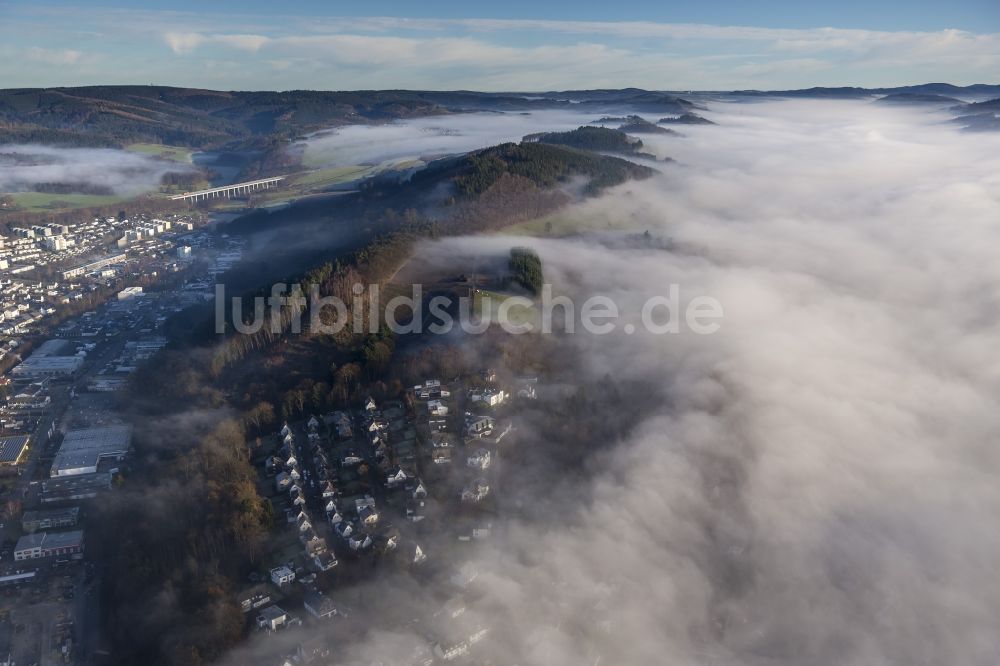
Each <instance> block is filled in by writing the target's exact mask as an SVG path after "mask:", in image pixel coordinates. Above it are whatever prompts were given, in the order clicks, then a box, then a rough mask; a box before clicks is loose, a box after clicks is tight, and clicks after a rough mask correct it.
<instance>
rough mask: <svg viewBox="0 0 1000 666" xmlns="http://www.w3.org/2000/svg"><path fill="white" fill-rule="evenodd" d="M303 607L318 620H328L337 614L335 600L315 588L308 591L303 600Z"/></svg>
mask: <svg viewBox="0 0 1000 666" xmlns="http://www.w3.org/2000/svg"><path fill="white" fill-rule="evenodd" d="M302 607H303V608H305V609H306V611H307V612H308V613H309V614H310V615H312V616H313V617H314V618H316V619H317V620H327V619H329V618H331V617H333V616H334V615H336V614H337V607H336V606H334V605H333V600H331V599H330V597H329V596H327V595H325V594H323V593H322V592H320V591H319V590H316V589H315V588H309V589H307V590H306V593H305V596H304V598H303V599H302Z"/></svg>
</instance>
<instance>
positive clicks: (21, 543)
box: [14, 530, 83, 562]
mask: <svg viewBox="0 0 1000 666" xmlns="http://www.w3.org/2000/svg"><path fill="white" fill-rule="evenodd" d="M82 552H83V530H72V531H70V532H38V533H36V534H26V535H24V536H23V537H21V538H20V539H18V541H17V545H16V546H15V547H14V561H15V562H20V561H22V560H34V559H38V558H40V557H53V556H55V555H77V554H79V553H82Z"/></svg>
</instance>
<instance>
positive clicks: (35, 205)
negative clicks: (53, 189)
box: [9, 192, 126, 212]
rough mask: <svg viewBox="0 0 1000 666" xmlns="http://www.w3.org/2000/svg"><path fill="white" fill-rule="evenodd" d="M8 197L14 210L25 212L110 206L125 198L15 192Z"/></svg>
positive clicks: (103, 195) (111, 195) (107, 195)
mask: <svg viewBox="0 0 1000 666" xmlns="http://www.w3.org/2000/svg"><path fill="white" fill-rule="evenodd" d="M9 196H10V197H11V199H13V200H14V206H15V209H16V210H21V211H26V212H40V211H51V210H67V209H70V208H90V207H98V206H110V205H113V204H116V203H119V202H121V201H125V199H126V197H120V196H116V195H114V194H50V193H48V192H16V193H14V194H11V195H9Z"/></svg>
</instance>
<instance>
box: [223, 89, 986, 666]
mask: <svg viewBox="0 0 1000 666" xmlns="http://www.w3.org/2000/svg"><path fill="white" fill-rule="evenodd" d="M714 109H715V111H716V112H717V114H718V115H717V117H718V118H719V119H720V121H721V122H722V126H720V127H713V128H691V131H690V133H689V136H688V138H687V139H686V140H685V141H683V142H678V143H677V144H676V145H677V146H679V147H680V148H679V149H678V150H679V151H680V153H679V154H678V155H677V156H678V158H679V160H680V163H681V166H677V167H671V168H669V169H668V170H666V171H665V172H664V173H663V175H662V176H661V177H657V178H655V179H652V180H649V181H644V182H641V183H632V184H627V185H625V186H622V187H620V188H618V189H617V190H616V191H615V192H613V193H611V194H609V195H608V196H606V197H604V198H602V199H599V200H594V201H590V202H587V203H584V204H582V205H579V206H578V207H577V208H576V209H575V210H573V211H571V213H570V214H571V215H575V216H580V217H582V218H587V219H606V220H607V221H608V222H609V223H612V226H613V225H615V224H620V223H627V224H628V225H629V226H630V227H631V231H629V232H619V231H611V230H609V231H607V232H601V233H593V234H590V235H588V236H585V237H583V238H573V239H564V240H553V239H545V240H539V239H511V238H504V237H491V238H466V239H452V240H445V241H440V242H436V243H433V244H430V245H428V246H427V247H426V248H425V249H424V252H426V253H427V255H428V257H430V258H431V259H434V258H437V259H440V260H441V261H447V260H449V259H452V260H454V258H455V257H461V256H467V255H470V254H472V253H475V254H478V255H480V256H485V255H489V254H490V253H491V252H495V253H496V254H497V255H502V254H504V253H505V252H506V251H507V250H508V249H509V248H510V246H511V245H512V244H522V243H523V244H530V245H532V246H534V247H535V248H537V250H538V251H539V252H540V254H541V257H542V259H543V262H544V265H545V272H546V278H547V280H548V281H550V282H552V283H553V284H554V285H555V287H556V289H557V291H560V292H562V293H566V294H570V295H574V296H577V297H578V300H582V299H583V298H585V297H587V296H589V295H592V294H595V293H601V294H605V295H608V296H610V297H611V298H613V299H614V300H615V301H616V302H617V303H618V304H619V308H620V310H621V311H622V313H623V318H624V319H623V323H624V321H633V322H636V323H638V319H637V313H638V312H639V309H640V307H641V304H642V302H643V301H644V300H645V299H646V298H648V297H649V296H653V295H657V294H662V293H664V291H665V290H666V289H667V288H668V286H669V285H670V284H678V285H680V288H681V292H682V300H683V299H686V298H690V297H693V296H696V295H701V294H705V295H711V296H714V297H715V298H717V299H718V300H719V301H720V302H721V303H722V304H723V306H724V308H725V313H726V318H725V321H724V324H723V328H722V330H721V331H720V332H719V333H717V334H715V335H710V336H699V335H694V334H690V333H689V334H681V335H667V336H653V335H646V334H643V333H636V334H634V335H627V334H626V333H624V332H623V331H621V330H619V332H616V333H613V334H611V335H606V336H590V335H586V334H582V333H577V334H576V335H574V336H570V337H568V338H567V343H568V344H572V345H574V346H575V349H576V353H577V354H578V359H579V361H578V369H577V372H578V375H577V379H578V380H579V381H580V382H582V383H585V384H591V385H593V384H594V383H595V382H597V383H599V382H601V381H604V380H602V378H604V377H610V378H613V380H615V381H616V382H623V383H627V384H628V385H631V386H641V387H643V388H642V390H641V391H640V392H639V393H637V394H636V399H642V400H644V401H645V400H653V401H654V402H655V404H656V407H655V408H653V409H651V410H649V412H648V416H646V417H645V418H642V419H640V420H639V421H637V422H636V423H634V424H633V425H634V427H633V428H632V430H631V432H629V434H628V435H627V436H625V437H624V438H623V439H622V440H621V441H608V442H607V444H606V451H605V452H604V453H603V454H602V455H600V456H599V457H598V459H599V460H600V461H601V464H600V466H599V469H598V471H597V473H596V474H595V477H594V478H593V480H592V481H591V482H589V483H587V484H584V485H582V486H572V485H570V486H568V487H567V484H563V483H560V478H559V473H558V470H552V474H553V483H552V486H553V491H552V492H551V493H549V494H542V495H539V496H532V497H520V498H519V499H520V501H521V504H522V505H529V504H530V506H532V507H534V509H533V510H532V511H531V515H532V516H534V517H535V518H534V519H533V520H531V521H515V522H514V523H513V524H512V525H509V526H508V527H506V528H505V530H504V532H503V537H502V538H500V539H498V540H497V541H495V542H493V543H492V544H491V545H490V546H488V547H486V548H485V549H484V550H483V551H482V552H481V553H480V554H479V555H478V556H477V557H476V558H474V561H475V562H476V567H477V569H478V571H479V578H478V579H477V581H476V587H477V588H478V589H479V591H480V592H481V593H482V596H481V597H480V598H479V600H478V601H473V602H470V603H469V610H468V611H467V613H468V616H471V617H472V618H474V619H476V620H479V621H481V622H483V623H484V624H486V625H488V626H490V627H491V633H490V635H489V637H488V639H487V640H485V641H484V642H483V643H481V644H480V645H478V646H477V650H478V652H476V653H475V654H476V655H477V657H476V658H477V659H480V660H481V662H482V663H500V664H539V665H541V664H544V665H546V666H562V665H566V666H569V665H574V666H576V665H579V664H652V663H684V664H694V663H699V664H719V665H727V666H728V665H732V666H737V665H741V666H745V665H761V666H765V665H766V666H773V665H788V666H793V665H794V666H799V665H801V664H816V665H829V666H834V665H836V666H844V665H857V666H862V665H864V666H870V665H873V664H911V665H921V664H925V665H927V666H932V665H933V666H937V665H939V664H953V665H983V666H986V665H988V664H989V665H991V664H993V663H995V660H996V655H997V654H998V653H1000V638H998V637H997V633H996V617H997V615H998V614H1000V583H998V582H997V579H996V576H995V575H994V569H995V566H996V559H997V556H998V554H1000V533H998V532H997V530H996V529H995V528H994V527H993V525H994V523H995V520H996V517H997V516H998V515H1000V488H998V484H997V480H996V476H997V472H998V471H1000V455H998V453H997V449H996V446H995V442H996V441H997V438H998V436H1000V418H998V416H997V414H998V411H997V409H996V405H995V402H996V396H997V395H998V389H1000V364H998V363H997V361H996V349H997V348H998V346H1000V327H998V319H997V312H998V311H1000V309H998V307H997V306H998V304H1000V286H998V285H1000V267H998V264H997V262H996V261H995V258H994V256H993V255H994V253H995V248H996V247H998V246H1000V227H998V226H997V220H998V219H1000V194H998V192H1000V188H998V185H1000V176H998V175H997V174H1000V157H998V156H1000V150H998V148H1000V143H998V142H1000V138H997V139H994V138H991V137H982V136H969V135H966V134H962V133H960V132H958V131H956V130H955V129H953V128H952V127H950V126H948V125H946V124H944V123H943V122H941V121H942V118H938V117H936V116H933V115H927V114H924V113H923V112H918V111H907V110H904V111H899V110H886V109H883V108H879V107H878V106H874V105H871V104H865V103H857V102H823V103H820V102H782V103H763V104H751V105H732V106H727V105H716V106H715V107H714ZM588 226H589V227H590V228H602V227H601V226H600V225H588ZM644 230H649V231H650V233H651V235H653V236H654V237H656V238H660V239H663V240H664V241H666V240H667V239H669V243H665V244H666V246H667V247H669V248H670V249H669V250H663V249H651V248H649V247H647V246H645V245H643V243H641V242H637V239H636V237H635V236H631V237H630V235H629V234H634V232H635V231H640V232H641V231H644ZM661 245H662V244H661ZM620 328H621V327H619V329H620ZM608 416H609V418H610V417H611V416H612V415H610V414H609V415H608ZM574 444H575V443H574V442H572V441H566V442H550V443H549V444H548V445H550V446H556V447H573V446H574ZM431 552H433V550H432V551H431ZM372 585H373V588H372V591H371V596H370V598H372V599H374V600H377V601H378V603H377V604H376V605H377V606H378V611H377V613H373V615H372V616H371V617H372V619H374V618H376V617H379V614H386V613H390V612H399V613H400V614H401V615H403V616H406V614H407V613H409V612H412V613H414V614H417V615H419V614H421V613H422V614H428V613H430V612H432V611H433V609H435V608H437V607H439V601H436V600H435V599H436V598H437V597H439V595H440V590H430V589H426V588H420V587H419V586H416V585H413V584H412V583H409V584H398V585H390V584H384V583H373V584H372ZM333 594H334V596H335V597H336V594H337V593H336V592H334V593H333ZM468 616H467V617H468ZM353 621H354V622H355V623H356V626H357V627H360V628H359V629H357V630H354V631H351V632H349V633H338V634H337V642H336V650H337V654H338V658H339V659H341V660H342V663H350V664H372V663H407V662H406V656H407V655H410V654H411V653H412V650H413V646H414V645H417V644H419V643H420V642H421V641H422V640H423V638H422V636H421V635H420V634H419V632H416V633H413V634H410V633H409V632H407V631H405V630H404V631H400V632H397V633H392V634H385V633H374V634H372V633H366V632H365V631H364V627H365V622H364V621H362V620H360V619H359V618H358V617H355V618H354V620H353ZM253 650H254V648H253V646H252V645H251V647H250V648H249V650H248V651H240V652H238V653H236V654H234V658H235V659H237V660H246V659H248V658H250V655H252V654H253Z"/></svg>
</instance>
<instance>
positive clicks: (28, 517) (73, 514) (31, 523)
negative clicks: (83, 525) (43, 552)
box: [21, 506, 80, 534]
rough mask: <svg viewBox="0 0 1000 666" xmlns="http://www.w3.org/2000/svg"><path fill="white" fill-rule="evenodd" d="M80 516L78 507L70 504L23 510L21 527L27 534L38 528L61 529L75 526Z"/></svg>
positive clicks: (38, 529)
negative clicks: (54, 507)
mask: <svg viewBox="0 0 1000 666" xmlns="http://www.w3.org/2000/svg"><path fill="white" fill-rule="evenodd" d="M79 516H80V507H78V506H71V507H67V508H65V509H41V510H39V511H25V512H24V515H23V516H21V529H23V530H24V531H25V532H28V533H29V534H30V533H32V532H38V531H40V530H51V529H63V528H66V527H75V526H76V523H77V521H78V520H79Z"/></svg>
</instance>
